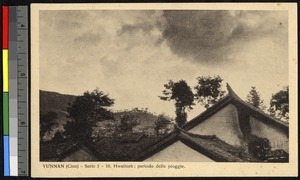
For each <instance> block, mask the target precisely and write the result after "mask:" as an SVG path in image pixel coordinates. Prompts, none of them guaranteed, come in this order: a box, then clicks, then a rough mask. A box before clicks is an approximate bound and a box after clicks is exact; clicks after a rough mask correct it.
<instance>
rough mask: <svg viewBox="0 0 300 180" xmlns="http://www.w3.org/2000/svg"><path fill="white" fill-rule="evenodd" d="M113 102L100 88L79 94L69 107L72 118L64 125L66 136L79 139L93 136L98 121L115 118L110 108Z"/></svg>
mask: <svg viewBox="0 0 300 180" xmlns="http://www.w3.org/2000/svg"><path fill="white" fill-rule="evenodd" d="M113 104H114V100H113V99H111V98H109V97H108V95H107V94H104V93H103V92H102V91H99V90H98V89H96V90H94V91H92V92H89V91H87V92H84V94H83V95H82V96H78V97H77V98H76V99H75V101H74V102H73V104H72V105H71V106H70V107H69V108H68V113H69V117H70V118H71V119H72V120H71V121H69V122H68V123H67V124H66V125H65V127H64V129H65V134H66V136H71V137H73V138H78V139H85V138H87V137H91V134H92V130H93V127H95V126H96V123H97V122H98V121H102V120H109V119H113V113H112V112H111V111H110V110H109V109H108V107H110V106H112V105H113Z"/></svg>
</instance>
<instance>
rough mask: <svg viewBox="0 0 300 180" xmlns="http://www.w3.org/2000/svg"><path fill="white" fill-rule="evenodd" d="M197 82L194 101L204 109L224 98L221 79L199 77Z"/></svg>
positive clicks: (216, 77) (218, 77)
mask: <svg viewBox="0 0 300 180" xmlns="http://www.w3.org/2000/svg"><path fill="white" fill-rule="evenodd" d="M197 80H198V84H197V86H195V90H196V94H195V99H196V100H197V101H198V102H200V103H201V104H202V105H203V106H204V107H205V108H209V107H211V106H212V105H214V104H215V103H216V102H218V100H219V99H221V98H222V97H223V96H224V94H225V91H222V81H223V79H222V78H221V77H220V76H214V77H211V76H207V77H204V76H201V77H198V78H197Z"/></svg>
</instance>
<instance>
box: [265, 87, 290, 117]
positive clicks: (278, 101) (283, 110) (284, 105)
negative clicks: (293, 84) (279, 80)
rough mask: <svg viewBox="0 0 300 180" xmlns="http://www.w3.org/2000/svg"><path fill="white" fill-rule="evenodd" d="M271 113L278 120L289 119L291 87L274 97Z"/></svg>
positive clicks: (271, 102)
mask: <svg viewBox="0 0 300 180" xmlns="http://www.w3.org/2000/svg"><path fill="white" fill-rule="evenodd" d="M269 112H270V113H271V115H274V116H276V117H278V118H283V119H285V120H288V119H289V87H288V86H286V87H284V88H283V90H280V91H279V92H277V93H275V94H273V95H272V98H271V101H270V108H269Z"/></svg>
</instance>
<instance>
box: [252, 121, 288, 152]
mask: <svg viewBox="0 0 300 180" xmlns="http://www.w3.org/2000/svg"><path fill="white" fill-rule="evenodd" d="M250 127H251V132H252V134H253V135H256V136H258V137H261V138H267V139H269V141H270V142H271V146H272V149H273V150H275V149H283V150H285V151H286V152H289V138H288V134H286V133H285V132H284V131H283V130H281V129H279V128H278V127H275V126H272V125H271V124H265V123H263V122H261V121H259V120H257V119H255V118H254V117H250Z"/></svg>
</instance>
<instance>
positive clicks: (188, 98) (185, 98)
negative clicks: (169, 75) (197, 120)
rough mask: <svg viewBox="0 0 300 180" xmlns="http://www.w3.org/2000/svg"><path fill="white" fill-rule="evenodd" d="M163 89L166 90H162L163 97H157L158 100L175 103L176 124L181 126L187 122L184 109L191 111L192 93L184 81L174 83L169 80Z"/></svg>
mask: <svg viewBox="0 0 300 180" xmlns="http://www.w3.org/2000/svg"><path fill="white" fill-rule="evenodd" d="M164 87H165V88H166V89H165V90H163V95H164V96H159V98H160V99H161V100H164V101H175V108H176V111H175V113H176V123H177V125H178V126H182V125H184V124H185V123H186V122H187V114H186V112H185V111H186V109H188V110H190V109H193V108H192V105H194V103H193V102H194V95H193V92H192V90H191V88H190V87H189V86H188V84H187V83H186V82H185V81H184V80H180V81H178V82H175V83H174V82H173V81H172V80H170V81H169V83H168V84H165V85H164Z"/></svg>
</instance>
